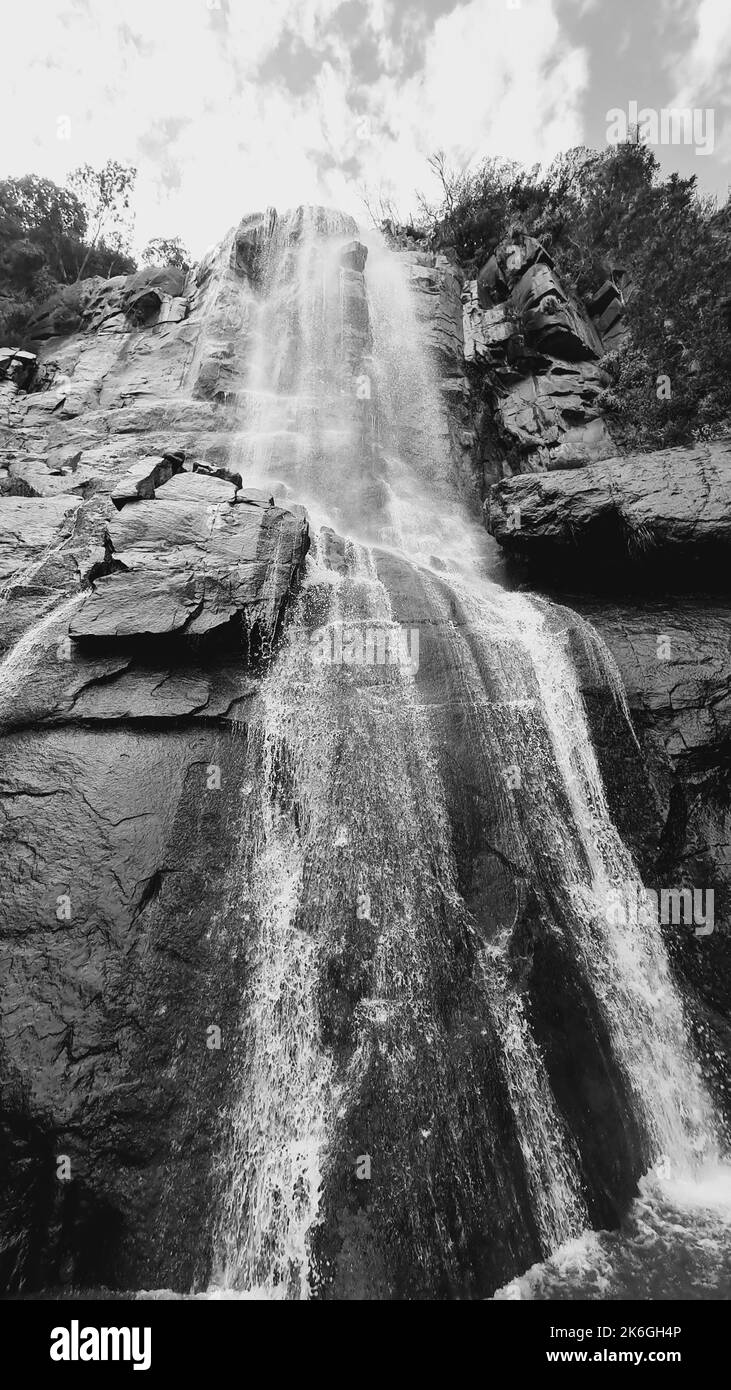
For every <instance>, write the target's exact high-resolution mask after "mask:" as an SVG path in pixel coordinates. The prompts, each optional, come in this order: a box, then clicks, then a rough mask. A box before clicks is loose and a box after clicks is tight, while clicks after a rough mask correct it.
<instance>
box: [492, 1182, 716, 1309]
mask: <svg viewBox="0 0 731 1390" xmlns="http://www.w3.org/2000/svg"><path fill="white" fill-rule="evenodd" d="M729 1295H731V1168H728V1167H718V1168H715V1169H714V1168H708V1169H705V1170H703V1171H702V1172H701V1173H700V1174H699V1175H698V1176H697V1178H696V1179H695V1180H693V1181H689V1180H688V1179H682V1178H679V1179H669V1180H662V1179H658V1178H657V1177H656V1176H654V1175H650V1176H648V1177H646V1178H644V1179H643V1180H642V1182H641V1184H640V1195H639V1196H638V1197H637V1198H636V1200H635V1201H634V1202H633V1203H632V1205H631V1207H630V1209H629V1211H628V1213H627V1215H626V1217H625V1219H624V1220H623V1222H622V1226H621V1229H620V1230H619V1231H586V1232H585V1233H584V1234H583V1235H582V1236H581V1237H580V1238H579V1239H578V1240H573V1241H569V1242H567V1243H566V1244H565V1245H562V1246H561V1247H560V1248H559V1249H558V1250H556V1251H555V1252H554V1254H553V1255H552V1257H551V1259H550V1260H546V1261H545V1262H544V1263H543V1264H538V1265H534V1266H533V1267H532V1268H531V1269H529V1270H527V1271H526V1273H525V1274H523V1275H521V1276H520V1278H517V1279H513V1280H511V1281H510V1283H509V1284H506V1285H505V1286H504V1287H503V1288H501V1289H499V1290H498V1291H497V1293H496V1294H495V1295H494V1297H495V1298H496V1299H500V1300H504V1299H510V1300H512V1299H527V1300H533V1299H551V1300H553V1299H597V1300H600V1301H606V1300H607V1299H613V1300H614V1299H627V1300H631V1301H645V1300H650V1301H655V1300H664V1299H680V1300H688V1299H708V1298H711V1299H713V1298H716V1299H719V1298H728V1297H729Z"/></svg>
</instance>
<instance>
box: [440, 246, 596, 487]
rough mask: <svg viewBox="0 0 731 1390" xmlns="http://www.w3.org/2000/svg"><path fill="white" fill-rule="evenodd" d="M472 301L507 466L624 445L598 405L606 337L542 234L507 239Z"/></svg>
mask: <svg viewBox="0 0 731 1390" xmlns="http://www.w3.org/2000/svg"><path fill="white" fill-rule="evenodd" d="M602 302H603V301H602ZM463 305H464V342H465V358H466V360H467V361H468V362H472V363H474V364H475V366H477V367H481V368H482V369H483V371H485V372H486V373H487V381H488V383H489V391H490V395H491V404H492V411H493V415H494V419H495V423H496V424H497V427H498V434H499V438H500V442H501V445H502V449H503V452H504V451H505V449H507V450H508V454H507V459H506V460H505V462H504V463H503V464H502V467H501V473H502V474H503V475H507V476H509V475H510V474H512V473H528V472H535V471H539V470H542V469H546V468H570V467H579V466H581V465H582V464H584V463H587V462H588V461H590V460H594V459H601V458H606V457H609V456H610V455H611V454H613V453H614V452H615V448H614V445H613V443H612V439H611V435H610V433H609V430H608V428H607V425H606V423H605V421H604V420H603V419H602V415H601V409H600V405H599V398H600V395H601V392H602V390H603V389H604V387H605V386H606V377H605V376H604V373H603V372H602V371H601V370H600V368H599V367H598V366H597V365H596V362H597V359H598V358H599V357H600V356H601V354H602V351H603V346H602V340H601V338H600V336H599V334H598V332H597V330H596V328H595V327H594V326H593V324H592V322H591V320H590V318H589V317H588V315H587V314H585V313H584V312H583V310H582V309H581V308H580V306H579V305H577V304H575V303H574V302H572V300H571V299H570V297H569V296H568V295H567V293H566V291H565V289H564V287H563V285H562V284H561V281H560V280H559V278H558V276H557V275H556V272H555V270H554V268H553V263H552V261H551V258H550V256H549V255H548V252H547V251H546V250H545V248H544V247H543V246H541V244H540V243H539V242H537V241H535V240H534V238H532V237H528V236H524V235H518V236H516V237H514V238H512V239H510V240H508V241H505V242H501V243H500V245H499V246H498V247H497V249H496V251H495V253H494V255H493V256H491V257H490V259H489V260H488V261H487V262H486V264H485V265H484V266H483V268H482V270H481V271H480V273H479V275H478V277H477V279H476V280H472V281H468V282H467V283H466V284H465V288H464V293H463Z"/></svg>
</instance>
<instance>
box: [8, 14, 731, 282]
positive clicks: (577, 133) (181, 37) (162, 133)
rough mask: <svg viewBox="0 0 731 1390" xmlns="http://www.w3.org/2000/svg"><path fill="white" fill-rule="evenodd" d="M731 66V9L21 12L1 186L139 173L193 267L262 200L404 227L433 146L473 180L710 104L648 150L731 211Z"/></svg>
mask: <svg viewBox="0 0 731 1390" xmlns="http://www.w3.org/2000/svg"><path fill="white" fill-rule="evenodd" d="M730 73H731V0H464V2H463V3H454V2H453V0H30V2H29V3H22V0H21V3H16V4H15V5H14V6H12V7H11V6H10V5H8V6H7V8H6V11H5V13H4V15H3V47H2V49H0V132H2V134H1V135H0V177H6V176H8V175H11V174H13V175H20V174H26V173H37V174H42V175H44V176H46V177H49V178H52V179H54V180H55V181H56V182H57V183H63V182H64V180H65V178H66V177H67V175H68V174H69V173H70V171H71V170H72V169H74V168H75V167H77V166H78V165H80V164H85V163H89V164H92V165H94V166H97V167H98V166H101V165H102V164H104V162H105V161H106V160H107V159H108V158H110V157H111V158H115V159H119V160H121V161H123V162H126V163H132V164H134V165H135V166H136V167H137V169H138V179H137V189H136V194H135V200H134V205H135V211H136V229H135V245H136V248H137V250H138V251H139V250H140V249H141V248H142V246H144V244H145V243H146V242H147V240H148V239H149V238H150V237H153V236H175V235H179V236H181V237H182V239H183V241H184V242H185V243H186V244H187V246H188V247H189V248H190V250H191V251H192V253H193V255H194V256H195V257H198V256H200V255H201V254H202V253H203V252H204V251H205V250H206V248H207V247H208V246H210V245H212V244H213V243H215V242H217V241H218V240H220V238H221V237H222V236H223V235H224V233H225V231H226V230H227V228H228V227H230V226H231V225H233V224H234V223H236V222H238V221H239V219H240V218H241V217H242V216H243V215H244V214H245V213H247V212H253V211H256V210H257V209H260V208H263V207H266V206H270V205H273V206H275V207H278V208H280V209H281V208H284V207H290V206H293V205H295V204H297V203H301V202H322V203H325V204H328V205H330V206H333V207H339V208H342V209H343V210H345V211H348V212H351V213H353V214H354V215H355V216H356V217H357V218H359V219H360V220H367V219H366V215H365V212H364V204H363V193H364V192H366V194H367V196H368V198H369V201H370V202H371V203H377V202H378V200H379V198H383V199H384V200H391V202H392V203H393V204H394V205H395V208H396V210H397V211H398V212H399V213H400V214H401V215H402V216H404V215H406V214H407V213H408V212H409V211H411V210H413V208H414V207H415V203H416V199H415V194H416V192H417V191H421V192H423V193H424V194H425V195H426V196H427V198H429V199H430V200H433V199H434V198H435V197H436V194H437V191H438V190H437V186H436V183H435V179H434V175H433V174H432V171H431V170H430V168H429V165H428V162H427V161H428V157H429V155H431V154H433V153H434V152H435V151H436V150H440V149H441V150H444V151H445V153H446V155H447V157H448V159H449V161H450V163H451V164H452V165H455V166H457V167H460V168H462V167H468V166H470V165H473V164H474V163H476V162H478V161H479V160H480V159H481V158H484V157H485V156H487V155H503V156H509V157H512V158H514V159H518V160H520V161H521V162H523V163H526V164H528V165H533V164H535V163H537V162H541V163H547V162H548V161H550V160H551V159H552V158H553V157H554V156H555V155H556V154H557V153H559V152H560V151H561V150H564V149H568V148H570V147H571V146H573V145H577V144H584V143H585V144H589V145H592V146H594V147H597V148H601V147H603V146H604V145H605V144H606V141H607V129H608V117H607V113H608V112H609V111H610V110H611V109H612V108H619V109H620V110H623V111H624V110H628V109H629V108H628V103H629V102H630V101H636V102H637V103H638V104H639V106H640V107H645V108H648V107H649V108H652V109H654V110H657V111H659V110H660V109H662V108H671V107H675V106H686V107H691V108H693V109H696V110H697V111H698V113H699V117H698V119H700V120H703V119H705V121H706V124H705V126H703V127H699V130H700V129H701V128H702V129H703V130H704V133H705V136H707V134H708V131H709V130H710V129H711V128H710V126H709V125H708V117H703V115H702V113H704V112H709V111H711V112H712V113H713V117H712V119H713V128H712V132H713V140H712V141H709V140H708V139H707V138H704V139H703V140H702V141H696V142H695V143H692V144H678V143H670V142H667V143H665V144H660V145H658V146H657V147H656V153H657V155H658V158H659V159H660V162H661V165H662V167H663V169H664V170H665V171H667V172H669V171H671V170H673V169H677V170H678V171H680V172H681V173H683V174H684V175H687V174H690V173H695V174H697V176H698V181H699V187H700V188H701V190H702V191H703V192H704V193H708V194H713V195H716V196H717V197H718V198H719V201H721V202H723V201H725V199H726V197H727V195H728V191H729V183H730V182H731V136H730V135H729V121H728V116H729V104H730V103H731V92H730V90H729V87H730V84H729V74H730ZM701 146H705V148H706V152H705V153H703V152H700V147H701ZM711 146H712V148H711Z"/></svg>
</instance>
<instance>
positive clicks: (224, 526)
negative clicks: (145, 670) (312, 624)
mask: <svg viewBox="0 0 731 1390" xmlns="http://www.w3.org/2000/svg"><path fill="white" fill-rule="evenodd" d="M106 541H107V547H108V551H109V553H110V556H111V557H112V562H113V563H115V568H114V569H112V571H111V573H108V574H105V575H102V576H101V577H100V578H98V579H96V580H94V581H93V582H92V586H91V593H90V594H89V596H88V597H87V598H85V600H84V602H83V604H82V605H81V607H80V608H79V609H78V610H77V612H76V613H75V615H74V617H73V618H72V620H71V625H70V629H69V631H70V635H71V636H72V637H73V638H74V639H76V640H81V639H92V638H93V639H99V638H134V637H143V636H145V637H149V636H159V635H161V634H173V633H174V634H176V635H177V636H182V635H183V634H185V635H186V636H189V637H193V636H196V637H200V636H202V635H203V634H205V633H210V632H213V631H214V630H215V629H216V628H219V627H223V626H225V625H227V624H228V623H230V622H231V620H232V618H234V617H236V616H239V617H240V618H241V619H242V622H243V630H244V631H245V632H247V633H250V632H251V631H252V630H253V629H255V628H256V629H258V630H259V631H260V632H261V635H262V636H263V637H264V638H265V640H266V641H268V642H269V643H271V641H272V639H273V636H274V633H275V630H276V627H277V622H278V620H279V617H280V614H281V610H282V607H283V605H284V603H285V601H286V599H287V597H288V596H289V595H290V593H291V592H292V589H293V587H294V585H295V582H296V577H297V575H298V574H299V573H300V571H301V569H302V565H303V563H304V558H305V554H306V550H307V524H306V522H305V520H304V517H302V516H299V517H295V516H293V514H292V513H291V512H289V511H285V510H283V509H281V508H279V507H267V508H262V507H260V506H257V505H255V504H251V503H248V502H245V501H241V502H239V501H237V497H236V489H235V487H234V485H233V483H227V482H225V481H224V480H223V479H219V478H212V477H207V476H206V475H205V474H199V473H185V474H178V475H177V477H174V478H172V479H171V480H170V481H169V482H167V483H164V484H163V486H162V487H160V488H159V489H158V490H157V493H156V496H155V498H154V499H153V500H151V501H140V502H137V503H136V504H133V505H131V506H130V505H128V506H126V507H125V508H124V510H123V511H122V512H121V514H120V515H119V517H118V518H116V519H115V520H113V521H112V522H111V523H110V524H109V526H108V527H107V530H106ZM116 566H119V568H117V567H116Z"/></svg>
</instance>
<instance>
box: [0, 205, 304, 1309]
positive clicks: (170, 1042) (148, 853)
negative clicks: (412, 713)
mask: <svg viewBox="0 0 731 1390" xmlns="http://www.w3.org/2000/svg"><path fill="white" fill-rule="evenodd" d="M267 227H269V228H270V230H271V219H270V218H268V217H267V216H266V215H263V216H261V217H255V218H250V219H246V221H245V223H243V224H242V226H241V227H240V228H238V229H236V230H235V231H234V232H232V233H231V234H230V236H229V237H228V238H227V239H226V241H225V242H224V244H223V247H222V248H221V250H220V252H219V253H216V254H214V255H212V256H211V257H210V258H209V260H208V261H206V262H204V263H202V264H201V265H199V266H198V268H197V270H196V271H195V272H194V273H193V274H192V275H191V276H190V277H188V279H187V281H184V277H181V275H180V274H179V273H178V272H172V273H171V272H169V271H156V270H154V269H152V270H149V269H147V270H144V271H142V272H140V273H139V274H138V275H136V276H132V277H119V278H118V279H117V280H112V281H102V282H94V281H83V282H81V284H80V285H78V286H71V287H68V289H67V290H64V291H63V292H61V293H60V294H59V295H57V296H56V297H55V299H54V301H53V302H52V303H51V304H49V305H48V306H46V307H45V308H44V309H43V310H42V311H41V313H40V314H39V315H38V318H37V321H36V323H35V325H34V334H35V341H36V342H37V344H38V347H37V359H36V357H35V356H34V355H32V354H30V355H28V354H19V353H17V352H14V351H13V352H12V353H5V354H3V356H2V358H0V365H1V366H2V371H0V376H1V377H2V381H0V392H3V393H4V395H3V397H2V401H3V408H2V419H1V420H0V465H2V468H0V581H1V583H2V599H1V600H0V651H2V652H3V653H4V656H3V658H2V660H1V661H0V727H1V728H2V731H3V734H4V737H3V739H2V743H1V744H0V862H2V875H0V877H2V887H1V888H0V919H1V920H2V922H3V929H2V933H0V936H1V940H0V957H1V962H0V995H1V996H2V997H1V999H0V1009H1V1010H2V1014H3V1017H4V1020H5V1026H4V1032H3V1045H2V1051H1V1053H0V1091H1V1093H2V1105H1V1106H0V1109H1V1111H2V1120H0V1170H1V1173H2V1178H1V1179H0V1185H1V1187H2V1196H1V1197H0V1228H1V1229H2V1238H1V1239H0V1251H1V1253H0V1282H1V1283H2V1285H3V1287H5V1288H9V1289H18V1288H25V1289H28V1288H36V1287H46V1288H48V1287H55V1286H63V1285H67V1284H73V1285H76V1286H78V1285H84V1284H93V1285H99V1284H102V1285H103V1284H107V1283H112V1284H119V1283H120V1281H121V1285H122V1286H124V1284H125V1283H127V1286H132V1287H139V1286H141V1285H142V1284H144V1283H148V1285H150V1286H153V1285H156V1284H157V1285H159V1284H160V1283H165V1282H166V1279H167V1276H166V1275H165V1274H164V1269H163V1266H161V1265H160V1264H159V1263H157V1264H156V1257H155V1256H154V1255H153V1258H152V1260H150V1259H149V1258H148V1253H146V1252H149V1253H152V1252H153V1251H154V1248H155V1246H156V1245H157V1246H158V1247H159V1248H161V1247H162V1246H165V1247H166V1248H167V1249H168V1250H169V1251H170V1252H174V1253H173V1256H172V1257H173V1262H174V1264H175V1265H178V1264H179V1265H180V1268H181V1271H184V1272H183V1274H182V1278H183V1281H184V1283H192V1282H195V1280H196V1279H200V1278H203V1277H205V1271H204V1269H203V1266H202V1263H201V1259H202V1258H203V1261H205V1258H206V1257H205V1256H203V1257H201V1253H200V1252H201V1251H203V1250H204V1247H205V1245H206V1238H205V1228H206V1225H207V1224H208V1223H209V1215H208V1213H209V1212H210V1207H211V1200H212V1199H211V1194H210V1184H211V1182H212V1176H211V1175H212V1172H213V1168H214V1164H213V1147H212V1146H213V1138H212V1123H213V1122H211V1124H210V1125H207V1126H206V1125H204V1126H203V1127H201V1119H200V1117H201V1115H202V1114H203V1113H204V1112H208V1113H209V1114H210V1115H213V1116H215V1114H216V1113H217V1107H218V1108H219V1109H220V1107H221V1106H222V1105H223V1103H224V1098H225V1096H226V1095H227V1094H228V1090H229V1082H228V1081H227V1073H228V1066H229V1058H228V1055H227V1054H226V1053H225V1052H224V1051H222V1050H211V1049H209V1048H208V1047H207V1046H206V1037H207V1032H206V1030H207V1029H209V1028H210V1026H211V1025H212V1024H215V1025H216V1026H217V1027H218V1026H220V1027H221V1028H222V1029H227V1028H230V1030H231V1032H233V1031H234V1030H235V1028H236V1027H237V1026H238V1017H239V1013H240V1007H241V998H242V994H243V991H244V983H243V976H242V967H243V958H239V960H238V963H237V961H236V959H235V958H234V957H235V955H236V952H235V951H234V952H233V953H231V952H229V953H228V955H227V958H226V959H225V960H222V959H221V958H220V957H219V954H218V952H219V948H218V947H217V946H214V944H213V938H212V936H211V926H212V923H214V922H215V921H216V920H220V921H222V922H224V923H225V922H227V921H230V923H231V931H232V934H233V935H234V936H235V935H236V931H237V924H238V917H237V907H236V905H235V904H232V903H231V902H230V900H229V896H228V894H229V888H228V887H226V872H227V868H228V866H229V864H230V862H231V860H232V858H233V857H235V855H236V853H237V852H238V826H239V822H240V803H241V795H242V790H241V789H242V787H243V786H245V785H246V777H247V773H246V767H247V759H248V757H249V753H248V749H247V738H246V727H247V724H248V721H249V719H250V716H251V711H252V709H253V708H254V707H255V706H256V702H257V700H258V699H259V689H260V684H261V672H262V670H263V669H265V667H266V663H267V660H268V657H269V655H270V651H271V645H272V643H273V642H275V641H276V640H277V635H278V633H279V631H280V628H281V626H282V624H283V623H284V621H285V617H286V609H287V605H288V603H289V602H290V599H291V598H292V597H293V595H294V592H295V590H296V589H297V587H298V585H299V581H300V577H301V574H302V569H303V564H304V559H305V554H306V551H307V546H308V526H307V520H306V516H305V513H304V511H303V509H302V508H296V507H295V508H293V509H292V510H290V509H289V508H288V507H284V506H281V505H275V504H274V498H273V497H270V496H269V494H267V495H266V496H263V495H261V494H258V493H256V492H255V491H254V492H252V491H251V490H248V491H247V490H246V489H242V488H241V473H240V471H239V470H237V469H236V467H235V466H234V467H231V466H230V464H231V454H232V444H233V440H234V438H235V432H236V428H237V423H236V418H235V416H234V414H233V412H232V411H231V412H227V411H225V410H222V409H221V408H220V406H219V405H218V404H217V403H216V402H215V400H214V399H212V397H215V396H216V395H217V393H218V392H219V390H223V384H225V380H226V372H227V371H228V370H229V364H230V363H231V361H232V358H231V353H230V344H234V343H236V342H237V341H238V339H239V337H240V336H241V333H242V331H244V325H243V324H242V306H243V313H244V316H245V314H246V312H247V310H248V309H249V308H252V309H253V306H254V304H255V296H256V293H257V284H258V281H257V276H258V275H259V273H260V268H261V256H262V250H263V248H264V247H265V246H266V231H267ZM233 309H235V314H234V313H233V312H232V311H233ZM213 364H215V373H216V375H215V376H214V365H213ZM204 381H207V382H208V383H211V385H206V387H205V389H203V385H202V383H203V382H204ZM214 935H215V933H214ZM227 1019H228V1023H227V1022H226V1020H227ZM181 1028H182V1030H183V1031H182V1032H181ZM184 1037H187V1038H188V1039H189V1040H190V1041H191V1042H192V1046H190V1048H188V1045H187V1044H186V1043H184V1042H183V1039H184ZM196 1040H197V1042H196ZM197 1043H199V1044H200V1045H197ZM209 1107H210V1110H209ZM61 1155H64V1156H65V1159H66V1160H68V1163H69V1181H68V1182H66V1183H63V1182H58V1181H57V1178H56V1174H57V1171H58V1162H59V1157H60V1156H61ZM182 1155H185V1157H184V1158H183V1157H182ZM143 1174H144V1177H143V1178H142V1184H141V1181H140V1180H141V1176H142V1175H143ZM165 1189H170V1190H171V1192H172V1189H175V1191H176V1193H177V1195H175V1196H174V1197H173V1201H172V1206H170V1204H169V1203H167V1202H166V1203H165V1206H166V1211H167V1214H166V1215H164V1216H163V1217H162V1218H161V1219H158V1217H156V1216H155V1211H156V1210H157V1209H159V1204H160V1200H161V1194H162V1192H163V1191H164V1190H165ZM189 1205H190V1207H191V1209H192V1210H194V1211H195V1212H197V1213H198V1216H197V1217H196V1216H193V1217H190V1218H189V1217H188V1216H187V1215H186V1214H185V1212H186V1211H187V1208H188V1206H189ZM173 1208H176V1209H177V1213H178V1214H177V1217H176V1216H175V1215H174V1213H173ZM153 1227H156V1228H157V1233H156V1234H155V1232H154V1231H153ZM186 1227H187V1228H188V1234H186V1235H181V1233H182V1232H183V1230H184V1228H186ZM176 1228H177V1234H176ZM145 1230H147V1234H146V1235H145V1234H143V1233H144V1231H145ZM125 1271H126V1272H125Z"/></svg>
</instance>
